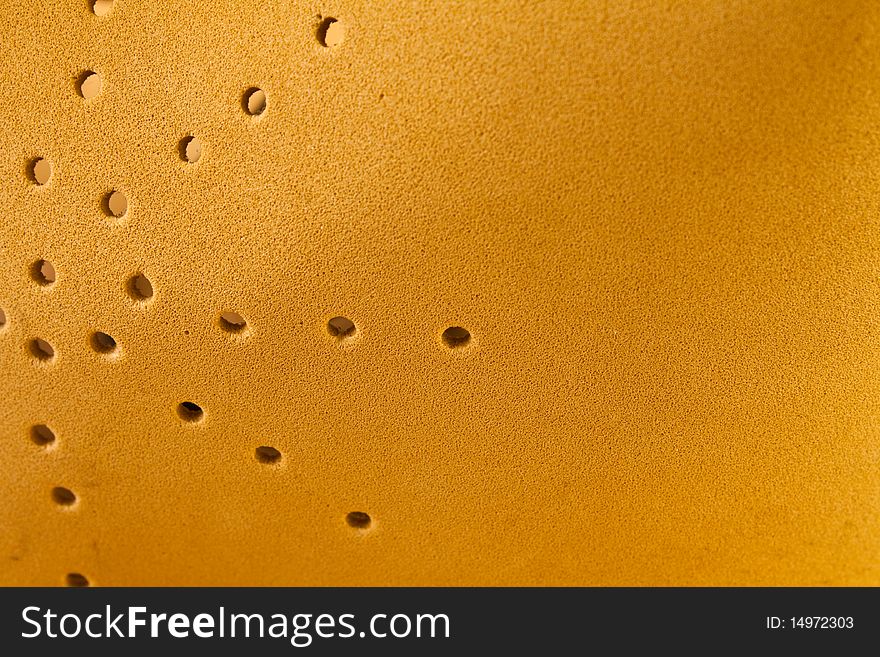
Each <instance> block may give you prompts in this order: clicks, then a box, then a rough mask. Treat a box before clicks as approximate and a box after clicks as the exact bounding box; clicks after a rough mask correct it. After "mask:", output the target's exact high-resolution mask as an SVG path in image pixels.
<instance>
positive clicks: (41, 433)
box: [31, 424, 55, 447]
mask: <svg viewBox="0 0 880 657" xmlns="http://www.w3.org/2000/svg"><path fill="white" fill-rule="evenodd" d="M31 440H32V441H33V442H34V444H35V445H39V446H40V447H45V446H47V445H51V444H52V443H54V442H55V432H54V431H52V430H51V429H50V428H49V427H47V426H46V425H45V424H35V425H34V426H32V427H31Z"/></svg>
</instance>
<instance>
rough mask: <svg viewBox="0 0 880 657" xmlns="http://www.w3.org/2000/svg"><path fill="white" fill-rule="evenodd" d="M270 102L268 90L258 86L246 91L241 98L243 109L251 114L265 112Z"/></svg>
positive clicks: (255, 114) (256, 114)
mask: <svg viewBox="0 0 880 657" xmlns="http://www.w3.org/2000/svg"><path fill="white" fill-rule="evenodd" d="M268 102H269V101H268V98H266V92H265V91H263V90H262V89H259V88H257V87H251V88H250V89H248V90H247V91H245V92H244V96H242V98H241V106H242V109H244V111H245V112H246V113H247V114H250V115H251V116H259V115H260V114H262V113H263V112H265V111H266V105H268Z"/></svg>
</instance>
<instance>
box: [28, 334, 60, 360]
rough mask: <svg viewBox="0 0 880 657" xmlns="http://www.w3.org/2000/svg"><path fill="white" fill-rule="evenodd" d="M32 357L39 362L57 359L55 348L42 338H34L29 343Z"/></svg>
mask: <svg viewBox="0 0 880 657" xmlns="http://www.w3.org/2000/svg"><path fill="white" fill-rule="evenodd" d="M28 348H29V349H30V352H31V355H32V356H33V357H34V358H36V359H37V360H42V361H50V360H52V359H53V358H54V357H55V348H54V347H53V346H52V345H50V344H49V343H48V342H46V341H45V340H43V339H42V338H34V339H33V340H31V341H30V343H28Z"/></svg>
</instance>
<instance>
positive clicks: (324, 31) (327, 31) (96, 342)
mask: <svg viewBox="0 0 880 657" xmlns="http://www.w3.org/2000/svg"><path fill="white" fill-rule="evenodd" d="M114 4H115V2H114V0H94V1H93V3H92V11H93V13H94V14H95V15H96V16H102V17H103V16H107V15H109V14H110V12H111V11H112V10H113V7H114ZM319 18H320V17H319ZM316 36H317V38H318V41H319V42H320V43H321V45H323V46H325V47H328V48H330V47H335V46H338V45H339V44H341V43H342V41H343V39H344V37H345V27H344V26H343V25H342V24H341V23H339V22H338V21H337V20H336V19H335V18H326V19H323V20H322V21H321V23H320V25H319V26H318V29H317V32H316ZM77 82H78V87H79V93H80V95H81V96H82V98H83V99H85V100H91V99H93V98H95V97H97V96H98V95H99V94H100V93H101V88H102V86H103V82H102V80H101V76H100V75H99V74H98V73H96V72H94V71H85V72H84V73H83V74H82V75H81V76H80V77H79V79H78V81H77ZM267 105H268V99H267V97H266V93H265V92H264V91H263V90H262V89H259V88H256V87H252V88H250V89H248V90H247V91H246V92H245V93H244V95H243V97H242V109H243V110H244V111H245V112H246V113H247V114H249V115H251V116H260V115H262V114H263V113H264V112H265V111H266V107H267ZM178 150H179V154H180V157H181V159H183V160H185V161H187V162H189V163H192V164H194V163H196V162H197V161H198V160H199V159H200V158H201V156H202V150H203V148H202V144H201V142H200V141H199V140H198V139H197V138H196V137H194V136H187V137H184V138H183V139H182V140H181V141H180V143H179V145H178ZM29 175H30V178H31V181H32V182H34V183H35V184H37V185H45V184H47V183H48V182H49V180H50V179H51V177H52V164H51V162H49V160H47V159H45V158H36V159H34V160H32V161H31V163H30V167H29ZM102 208H103V210H104V213H105V214H107V215H108V216H112V217H115V218H122V217H124V216H125V214H126V212H127V211H128V199H127V198H126V196H125V194H124V193H123V192H121V191H119V190H114V191H111V192H109V193H108V194H107V195H106V196H105V197H104V198H103V199H102ZM31 273H32V277H33V279H34V280H35V281H36V282H37V283H38V284H40V285H44V286H51V285H52V284H53V283H54V282H55V280H56V278H57V276H56V272H55V268H54V266H53V265H52V264H51V263H50V262H48V261H45V260H41V261H38V262H37V263H35V264H34V266H33V268H32V272H31ZM127 290H128V292H129V294H130V295H131V296H132V297H133V298H135V299H136V300H138V301H146V300H148V299H150V298H152V296H153V286H152V284H151V283H150V281H149V280H148V279H147V278H146V277H145V276H143V275H142V274H138V275H136V276H133V277H132V278H131V279H130V280H129V282H128V285H127ZM220 322H221V326H223V328H224V329H225V330H227V331H229V332H233V333H238V332H241V331H243V330H244V328H245V326H246V322H245V320H244V318H243V317H242V316H241V315H239V314H237V313H231V312H227V313H222V314H221V318H220ZM5 324H6V314H5V312H4V311H3V309H0V328H2V327H3V326H4V325H5ZM327 328H328V331H329V332H330V333H331V334H332V335H334V336H337V337H340V338H342V337H347V336H350V335H352V334H353V333H354V330H355V327H354V323H353V322H351V321H350V320H348V319H346V318H344V317H334V318H333V319H331V320H330V322H328V325H327ZM450 330H451V329H447V331H446V332H444V336H445V335H446V333H447V332H449V331H450ZM461 330H463V329H461ZM468 337H469V334H468ZM90 342H91V345H92V347H93V348H94V349H95V351H97V352H99V353H103V354H110V353H114V352H115V351H116V350H117V344H116V341H115V340H114V339H113V337H111V336H110V335H108V334H106V333H103V332H100V331H98V332H96V333H94V334H93V335H92V337H91V340H90ZM447 342H448V341H447ZM30 348H31V352H32V353H33V354H34V356H36V357H37V358H39V359H41V360H48V359H51V358H53V357H54V354H55V351H54V348H53V347H52V345H50V344H49V343H48V342H46V341H45V340H42V339H40V338H36V339H34V340H32V341H31V344H30ZM178 414H179V415H180V416H181V418H183V419H185V420H187V421H191V422H192V421H199V420H201V419H202V417H203V416H204V411H202V409H201V408H200V407H199V406H198V405H196V404H194V403H192V402H183V403H182V404H180V405H179V407H178ZM31 439H32V440H33V442H34V443H35V444H37V445H39V446H41V447H49V446H51V445H53V444H54V443H55V439H56V438H55V434H54V432H53V431H52V430H51V429H50V428H49V427H47V426H46V425H43V424H41V425H35V426H34V427H32V429H31ZM255 457H256V459H257V461H259V462H260V463H262V464H264V465H274V464H277V463H279V462H280V461H281V452H279V451H278V450H277V449H275V448H274V447H269V446H265V445H264V446H260V447H258V448H257V449H256V450H255ZM52 499H53V501H54V502H55V503H56V504H58V505H59V506H61V507H72V506H73V505H75V504H76V502H77V497H76V494H75V493H74V492H73V491H71V490H70V489H69V488H65V487H63V486H56V487H54V488H53V489H52ZM345 520H346V523H347V524H348V525H349V526H350V527H353V528H357V529H367V528H369V527H370V525H371V524H372V519H371V518H370V516H369V515H368V514H366V513H364V512H362V511H352V512H351V513H349V514H347V515H346V518H345ZM65 584H66V585H67V586H70V587H87V586H89V585H90V582H89V580H88V578H87V577H86V576H85V575H82V574H81V573H68V574H67V575H66V577H65Z"/></svg>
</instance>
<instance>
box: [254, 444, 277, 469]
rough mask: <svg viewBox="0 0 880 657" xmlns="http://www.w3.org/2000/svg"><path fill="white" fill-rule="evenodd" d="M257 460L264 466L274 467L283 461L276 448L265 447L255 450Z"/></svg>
mask: <svg viewBox="0 0 880 657" xmlns="http://www.w3.org/2000/svg"><path fill="white" fill-rule="evenodd" d="M255 454H256V457H257V460H258V461H259V462H260V463H263V464H264V465H273V464H275V463H278V462H279V461H280V460H281V452H279V451H278V450H277V449H275V448H274V447H268V446H266V445H263V446H262V447H257V449H256V450H255Z"/></svg>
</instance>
